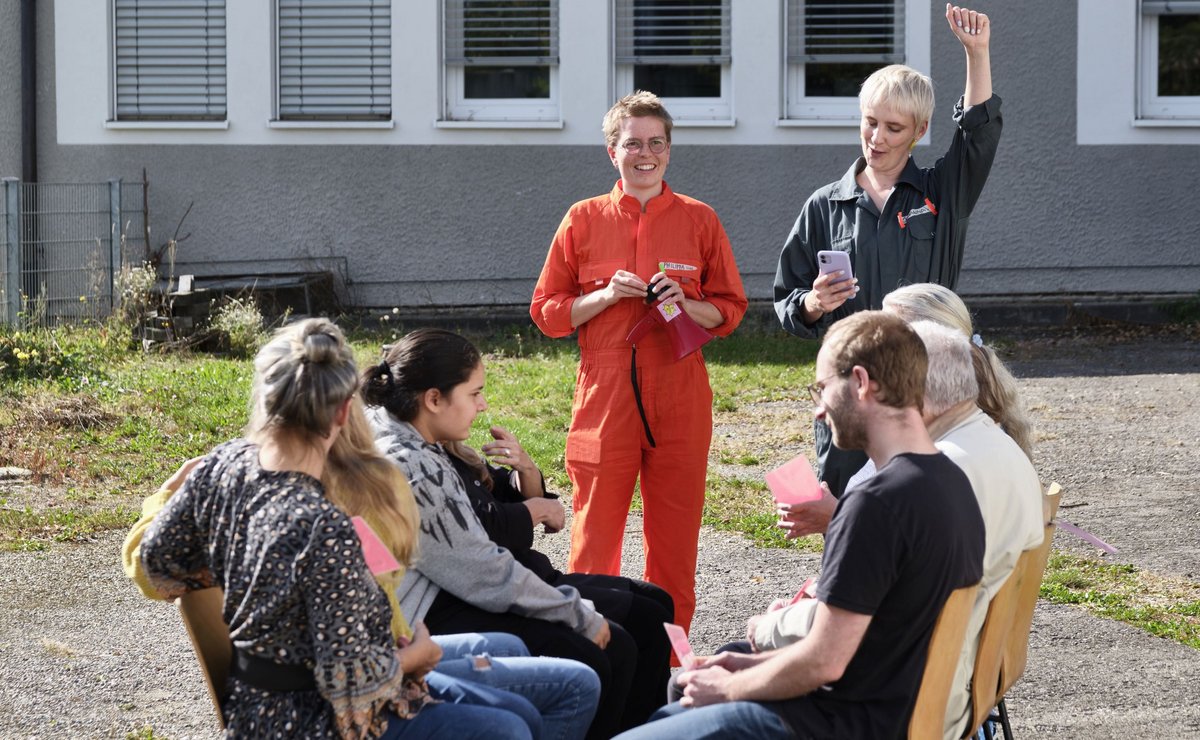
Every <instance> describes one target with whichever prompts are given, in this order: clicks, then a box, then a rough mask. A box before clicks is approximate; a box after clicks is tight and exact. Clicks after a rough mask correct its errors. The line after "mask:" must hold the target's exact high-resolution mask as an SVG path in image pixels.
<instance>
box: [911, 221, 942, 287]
mask: <svg viewBox="0 0 1200 740" xmlns="http://www.w3.org/2000/svg"><path fill="white" fill-rule="evenodd" d="M936 229H937V216H935V215H934V214H932V213H922V214H919V215H916V216H913V217H912V218H909V219H908V221H907V223H906V224H905V228H904V233H905V240H906V241H907V243H908V244H907V246H908V248H909V263H908V269H906V270H905V275H904V277H905V279H906V280H908V281H910V282H917V283H923V282H925V281H926V280H929V276H930V270H931V269H932V261H933V233H934V231H935V230H936Z"/></svg>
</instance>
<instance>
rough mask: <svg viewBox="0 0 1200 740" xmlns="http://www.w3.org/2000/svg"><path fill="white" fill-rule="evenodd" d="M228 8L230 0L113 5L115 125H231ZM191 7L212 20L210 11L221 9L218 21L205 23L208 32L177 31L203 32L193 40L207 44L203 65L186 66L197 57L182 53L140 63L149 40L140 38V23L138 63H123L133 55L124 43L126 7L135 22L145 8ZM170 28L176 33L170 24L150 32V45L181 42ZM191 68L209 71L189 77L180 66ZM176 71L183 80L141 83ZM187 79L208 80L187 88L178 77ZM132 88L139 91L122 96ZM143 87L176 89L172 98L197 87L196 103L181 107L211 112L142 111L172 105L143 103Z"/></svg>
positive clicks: (136, 0)
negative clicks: (142, 47) (141, 49)
mask: <svg viewBox="0 0 1200 740" xmlns="http://www.w3.org/2000/svg"><path fill="white" fill-rule="evenodd" d="M226 4H227V3H226V0H195V1H194V2H192V3H187V2H186V1H185V2H178V1H177V2H169V1H168V2H163V1H162V0H110V2H109V7H108V19H109V24H110V26H109V31H110V32H109V34H108V40H109V43H110V47H109V54H110V60H109V63H110V70H111V75H110V86H109V117H108V120H109V121H110V122H114V123H121V124H127V125H134V126H137V125H156V124H164V123H165V124H171V123H177V124H181V125H189V124H196V125H206V124H208V125H211V124H218V125H219V124H223V123H224V122H226V121H227V120H228V117H229V94H228V90H229V87H228V44H229V40H228V38H229V30H228V18H229V15H228V9H227V7H226ZM188 6H194V9H195V11H200V10H203V11H204V12H205V14H206V16H207V13H209V12H211V11H217V15H215V16H213V18H212V19H208V20H207V22H205V23H204V24H203V25H204V27H203V29H202V30H201V29H200V28H199V27H197V28H194V29H184V28H183V27H176V28H177V29H180V30H193V31H195V32H197V33H198V34H199V36H197V37H196V38H194V39H193V40H196V41H202V42H203V47H204V49H205V52H204V54H203V60H202V61H200V63H198V64H186V63H185V62H187V61H193V60H194V58H189V57H187V56H183V55H179V54H175V55H173V56H172V55H163V56H165V57H167V59H166V60H165V61H161V62H159V63H157V64H155V63H146V64H143V63H141V62H140V60H138V59H137V57H138V56H140V55H139V54H138V52H137V48H138V47H139V46H140V43H141V42H142V41H143V40H144V39H143V38H142V37H141V36H140V34H137V31H136V29H137V27H138V25H139V23H138V21H137V20H135V21H134V27H135V32H134V34H135V38H133V47H134V50H133V55H132V56H133V57H134V61H132V62H126V61H122V60H123V58H128V57H129V54H128V53H126V52H128V51H129V49H128V48H127V47H123V45H122V36H123V33H122V29H123V26H124V25H125V24H124V23H123V22H122V17H121V15H122V9H123V8H125V9H128V10H132V11H133V13H134V16H135V18H140V17H141V16H140V15H138V11H140V10H143V9H145V10H153V9H158V10H160V11H162V10H167V9H172V8H173V9H176V10H186V9H187V8H188ZM168 15H169V14H168ZM217 18H219V23H216V19H217ZM170 30H172V29H171V27H169V26H164V27H160V29H159V30H158V31H156V32H154V31H152V32H149V33H148V36H149V38H148V39H145V40H148V41H150V42H151V45H153V43H152V42H153V41H154V40H159V41H160V42H161V41H163V40H165V39H178V38H180V36H179V35H177V34H171V33H170ZM197 45H198V44H197ZM172 46H183V45H181V44H172ZM189 66H190V67H197V68H203V69H204V70H205V71H203V72H200V73H199V74H195V73H193V74H190V75H189V74H187V73H183V72H179V71H178V68H180V67H189ZM165 70H171V72H166V71H165ZM172 72H173V73H174V75H175V77H176V78H177V79H175V80H171V79H167V80H164V81H163V82H161V83H160V84H159V85H157V86H155V85H144V84H143V83H142V82H141V78H142V77H143V76H151V77H153V76H159V77H162V76H164V75H169V74H171V73H172ZM187 77H197V78H198V77H203V78H204V82H203V83H198V84H197V83H193V84H191V85H185V84H184V83H183V82H181V81H180V80H179V79H178V78H187ZM130 78H132V81H129V80H130ZM130 84H132V85H133V86H134V88H135V89H134V90H133V91H131V92H126V93H123V92H122V90H123V88H125V87H126V86H128V85H130ZM143 86H145V87H150V88H153V87H160V88H164V87H165V88H171V90H172V94H174V93H175V92H176V91H177V90H178V89H179V88H180V87H190V88H192V93H191V97H192V98H193V99H194V100H193V102H190V103H177V104H176V105H177V106H178V107H180V108H187V107H188V106H189V105H191V106H195V107H196V108H197V109H200V108H203V109H205V110H203V111H201V110H194V111H186V110H179V111H175V112H170V111H157V112H156V111H154V110H141V109H142V107H143V106H145V107H146V108H150V109H153V108H157V107H170V106H166V105H164V104H162V103H142V102H141V100H140V99H141V97H142V96H143V92H142V89H143ZM160 94H161V93H160ZM201 101H204V102H201ZM129 108H132V109H134V110H133V111H129V110H127V109H129Z"/></svg>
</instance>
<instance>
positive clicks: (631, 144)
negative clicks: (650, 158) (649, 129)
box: [621, 138, 671, 154]
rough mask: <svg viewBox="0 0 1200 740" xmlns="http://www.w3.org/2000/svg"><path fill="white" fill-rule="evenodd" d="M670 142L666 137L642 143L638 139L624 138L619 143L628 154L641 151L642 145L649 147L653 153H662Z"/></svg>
mask: <svg viewBox="0 0 1200 740" xmlns="http://www.w3.org/2000/svg"><path fill="white" fill-rule="evenodd" d="M670 145H671V144H670V142H668V141H667V140H666V139H659V138H654V139H651V140H650V141H648V142H646V143H645V144H643V143H642V142H641V140H640V139H626V140H625V141H624V142H622V143H621V148H622V149H624V150H625V151H626V152H627V153H629V154H638V153H639V152H641V151H642V147H643V146H646V147H649V149H650V152H651V153H653V154H662V153H663V152H665V151H666V150H667V147H669V146H670Z"/></svg>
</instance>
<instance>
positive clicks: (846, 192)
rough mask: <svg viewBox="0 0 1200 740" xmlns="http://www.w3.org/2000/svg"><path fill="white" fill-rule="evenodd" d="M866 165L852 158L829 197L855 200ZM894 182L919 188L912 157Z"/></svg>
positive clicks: (918, 174)
mask: <svg viewBox="0 0 1200 740" xmlns="http://www.w3.org/2000/svg"><path fill="white" fill-rule="evenodd" d="M866 166H867V160H865V159H863V158H862V157H859V158H858V159H856V160H854V164H852V165H850V169H848V170H846V174H844V175H842V179H840V180H838V181H837V182H835V183H834V184H833V189H832V190H830V191H829V199H830V200H834V201H841V200H857V199H858V196H859V194H860V193H862V191H863V189H862V187H861V186H859V184H858V180H856V179H855V178H857V177H858V173H860V172H862V171H863V169H865V168H866ZM896 182H906V183H908V184H909V185H912V186H913V187H914V188H916V189H917V190H920V189H921V168H920V167H918V166H917V163H916V162H914V161H913V158H912V157H909V158H908V162H906V163H905V165H904V169H903V170H902V171H901V172H900V179H899V180H897V181H896ZM663 185H666V183H663Z"/></svg>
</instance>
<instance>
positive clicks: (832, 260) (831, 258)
mask: <svg viewBox="0 0 1200 740" xmlns="http://www.w3.org/2000/svg"><path fill="white" fill-rule="evenodd" d="M838 271H841V273H842V275H841V277H839V278H838V279H837V280H834V281H833V282H834V283H835V284H836V283H841V282H844V281H846V280H853V279H854V270H853V268H851V267H850V255H849V254H847V253H846V252H842V251H840V250H836V249H832V250H830V249H823V250H821V251H820V252H817V272H818V273H819V274H821V275H828V274H830V273H832V272H838Z"/></svg>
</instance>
